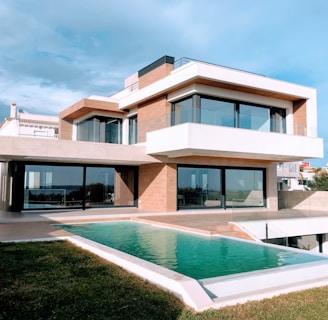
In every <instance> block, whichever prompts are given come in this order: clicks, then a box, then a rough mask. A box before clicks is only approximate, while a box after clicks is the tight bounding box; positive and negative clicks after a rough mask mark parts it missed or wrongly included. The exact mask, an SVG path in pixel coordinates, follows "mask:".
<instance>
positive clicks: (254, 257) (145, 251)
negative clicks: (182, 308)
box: [61, 221, 327, 280]
mask: <svg viewBox="0 0 328 320" xmlns="http://www.w3.org/2000/svg"><path fill="white" fill-rule="evenodd" d="M61 227H62V228H63V229H65V230H67V231H69V232H71V233H73V234H76V235H79V236H82V237H84V238H87V239H90V240H93V241H95V242H98V243H101V244H104V245H106V246H109V247H112V248H115V249H117V250H120V251H123V252H125V253H128V254H130V255H133V256H135V257H138V258H141V259H144V260H147V261H150V262H153V263H155V264H157V265H160V266H163V267H166V268H168V269H171V270H174V271H176V272H179V273H182V274H184V275H186V276H189V277H192V278H194V279H198V280H199V279H206V278H212V277H218V276H224V275H231V274H236V273H242V272H248V271H255V270H263V269H270V268H276V267H281V266H288V265H294V264H300V263H307V262H314V261H319V260H327V258H325V257H323V256H322V257H321V256H319V255H313V254H309V253H306V252H305V253H302V252H296V251H294V250H286V249H284V248H280V247H272V246H267V245H263V244H257V243H255V242H254V243H251V242H246V241H239V240H234V239H228V238H221V237H208V236H203V235H197V234H193V233H188V232H183V231H178V230H173V229H166V228H160V227H156V226H153V225H149V224H144V223H138V222H131V221H119V222H108V223H90V224H80V225H76V224H74V225H61Z"/></svg>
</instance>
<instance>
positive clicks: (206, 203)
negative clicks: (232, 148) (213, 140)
mask: <svg viewBox="0 0 328 320" xmlns="http://www.w3.org/2000/svg"><path fill="white" fill-rule="evenodd" d="M264 172H265V171H264V169H253V168H247V169H244V168H213V167H192V166H178V184H177V207H178V209H188V208H210V207H217V208H221V207H223V208H225V207H263V206H265V187H264V186H265V182H264Z"/></svg>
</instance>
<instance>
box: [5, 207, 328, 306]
mask: <svg viewBox="0 0 328 320" xmlns="http://www.w3.org/2000/svg"><path fill="white" fill-rule="evenodd" d="M119 220H134V221H138V222H145V223H147V224H151V225H155V226H161V227H163V226H164V227H169V228H173V229H178V230H183V231H191V232H196V233H201V234H207V235H221V236H223V237H228V238H235V237H237V238H239V239H242V241H247V242H255V243H261V242H262V241H263V242H270V239H271V240H272V237H276V238H278V239H292V238H295V236H301V235H304V234H306V235H310V234H312V235H313V236H314V237H315V239H316V241H317V242H318V240H320V239H321V240H320V241H321V242H320V241H319V242H320V243H319V242H318V243H317V249H316V251H318V248H319V247H320V246H321V249H323V250H322V252H323V253H324V255H323V256H327V255H326V254H325V253H327V252H328V251H327V249H328V248H327V247H326V244H327V243H326V242H325V240H326V236H327V234H328V227H327V226H328V212H325V211H309V210H281V211H269V210H267V209H265V208H255V209H252V210H249V209H235V210H233V209H230V210H224V211H223V210H214V211H213V209H212V210H185V211H183V212H181V211H172V212H153V211H145V210H140V209H138V208H101V209H89V210H70V211H22V212H6V211H0V242H4V241H42V240H46V241H49V240H50V241H51V240H56V239H67V240H69V241H71V242H73V243H74V244H75V245H77V246H79V247H82V248H84V249H87V250H89V251H91V252H93V253H96V254H98V255H100V256H101V257H103V258H105V259H108V260H109V261H111V262H114V263H116V264H118V265H120V266H121V267H123V268H125V269H126V270H128V271H130V272H132V273H136V274H137V275H138V276H140V277H142V278H145V279H147V280H148V281H150V282H153V283H155V284H157V285H159V286H160V287H162V288H164V289H166V290H169V291H172V292H173V293H175V294H177V295H178V296H180V297H181V298H182V300H183V301H184V302H185V303H186V304H187V305H189V306H191V307H192V308H194V309H195V310H199V311H200V310H205V309H207V308H218V307H221V306H224V305H231V304H235V303H240V302H241V303H242V302H246V301H248V300H254V299H262V298H265V297H270V296H273V295H276V294H280V293H284V292H291V291H295V290H301V289H304V288H310V287H315V286H321V285H326V284H328V274H326V273H325V272H323V271H324V270H328V269H327V268H326V262H324V261H323V262H318V263H314V264H311V263H310V265H308V264H306V265H307V266H306V267H302V268H299V267H293V266H291V267H290V268H289V267H288V268H286V267H284V268H282V269H281V268H278V269H279V271H270V270H267V271H265V270H262V271H260V272H255V273H254V272H251V273H245V274H241V275H238V274H237V275H231V276H227V277H217V278H211V279H204V280H201V281H199V280H195V279H192V278H189V277H186V276H183V275H179V274H177V273H175V272H173V271H170V270H168V269H165V268H162V267H160V266H156V265H153V264H150V263H148V262H146V261H143V262H142V263H141V262H140V259H139V260H138V259H137V258H135V257H129V256H126V255H125V254H124V253H121V252H117V251H115V250H113V249H111V248H109V247H106V246H103V245H101V244H96V243H94V242H93V241H90V240H88V239H84V238H81V237H79V236H76V235H73V234H71V233H70V232H67V231H64V230H63V229H62V228H60V226H59V225H58V224H81V223H82V224H84V223H93V222H110V221H119ZM279 232H280V234H279ZM318 235H321V236H322V237H321V238H320V237H319V238H320V239H319V238H318ZM266 238H267V239H266ZM296 238H297V237H296ZM287 244H288V241H287ZM268 245H269V246H270V245H271V244H268ZM291 250H295V249H291ZM315 254H316V255H321V254H320V253H315ZM327 264H328V261H327ZM322 272H323V273H322ZM208 292H211V294H210V295H208Z"/></svg>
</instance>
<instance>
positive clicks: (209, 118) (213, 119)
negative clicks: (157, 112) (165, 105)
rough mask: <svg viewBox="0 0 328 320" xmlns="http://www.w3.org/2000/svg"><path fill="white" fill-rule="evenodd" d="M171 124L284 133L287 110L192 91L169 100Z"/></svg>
mask: <svg viewBox="0 0 328 320" xmlns="http://www.w3.org/2000/svg"><path fill="white" fill-rule="evenodd" d="M171 116H172V125H177V124H181V123H185V122H195V123H204V124H210V125H216V126H227V127H236V128H244V129H251V130H258V131H265V132H270V131H271V132H279V133H286V110H285V109H282V108H276V107H270V106H263V105H254V104H251V103H245V102H243V103H242V102H239V101H233V100H231V101H227V100H223V99H220V98H214V97H208V96H202V95H197V94H195V95H193V96H191V97H188V98H186V99H183V100H180V101H177V102H174V103H173V104H172V115H171Z"/></svg>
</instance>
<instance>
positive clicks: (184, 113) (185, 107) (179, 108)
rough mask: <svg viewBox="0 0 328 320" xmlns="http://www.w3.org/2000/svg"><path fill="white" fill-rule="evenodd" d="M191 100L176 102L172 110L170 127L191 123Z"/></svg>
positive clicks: (192, 108)
mask: <svg viewBox="0 0 328 320" xmlns="http://www.w3.org/2000/svg"><path fill="white" fill-rule="evenodd" d="M194 109H195V108H194V107H193V98H192V97H190V98H187V99H184V100H181V101H179V102H176V103H175V104H174V105H173V108H172V125H175V124H181V123H186V122H193V121H194V119H193V118H194V117H193V110H194Z"/></svg>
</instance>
